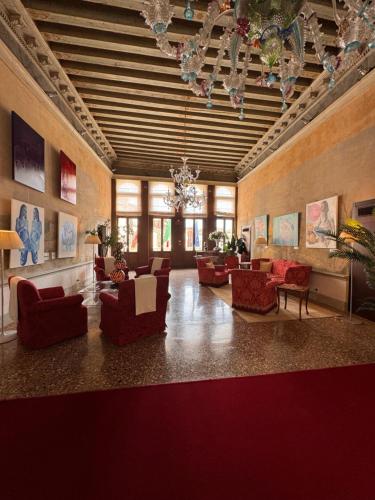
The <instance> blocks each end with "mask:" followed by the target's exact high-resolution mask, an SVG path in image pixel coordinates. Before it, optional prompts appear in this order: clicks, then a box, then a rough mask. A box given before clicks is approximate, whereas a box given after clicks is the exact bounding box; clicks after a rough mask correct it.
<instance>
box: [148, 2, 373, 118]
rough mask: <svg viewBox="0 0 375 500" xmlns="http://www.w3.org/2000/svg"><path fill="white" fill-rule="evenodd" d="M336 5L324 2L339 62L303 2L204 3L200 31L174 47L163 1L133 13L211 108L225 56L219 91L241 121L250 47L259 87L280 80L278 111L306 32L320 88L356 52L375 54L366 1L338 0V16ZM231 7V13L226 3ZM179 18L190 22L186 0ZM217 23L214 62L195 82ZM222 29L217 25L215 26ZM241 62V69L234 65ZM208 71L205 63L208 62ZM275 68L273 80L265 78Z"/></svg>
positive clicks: (289, 91)
mask: <svg viewBox="0 0 375 500" xmlns="http://www.w3.org/2000/svg"><path fill="white" fill-rule="evenodd" d="M336 1H337V0H332V18H333V19H334V21H335V23H336V25H337V28H338V29H337V32H338V39H339V45H340V47H341V48H343V52H342V54H340V56H336V55H333V54H331V53H329V52H328V51H327V50H326V47H325V45H324V43H323V36H322V32H321V30H320V28H321V26H320V25H319V21H318V17H317V15H316V13H315V12H314V10H313V9H312V6H311V5H310V3H309V1H308V0H277V1H275V0H262V1H260V0H236V1H235V2H233V1H232V2H231V0H215V1H212V2H209V4H208V7H207V14H206V17H205V20H204V22H203V26H202V27H201V28H200V29H199V31H198V32H197V33H196V34H195V35H193V36H192V37H189V38H187V37H186V35H185V34H184V35H183V36H181V41H180V42H179V43H178V44H177V45H175V44H173V45H172V44H171V43H170V41H169V39H168V33H167V31H168V26H169V24H170V23H171V22H172V17H173V14H174V7H172V6H171V5H170V2H169V0H149V1H145V2H144V9H143V11H142V12H141V14H142V15H143V17H144V18H145V21H146V24H147V25H148V26H149V27H150V29H151V31H152V32H153V34H154V36H155V38H156V43H157V45H158V47H159V48H160V50H161V52H162V53H163V54H165V55H167V56H168V57H174V58H176V59H177V60H178V61H179V62H180V67H181V78H182V79H183V80H184V81H185V82H187V85H188V87H189V88H190V89H191V90H192V91H193V93H194V94H195V95H197V96H204V97H206V98H207V108H209V109H211V108H212V107H213V104H212V94H213V92H214V87H215V84H216V83H217V81H218V80H219V73H220V71H221V66H222V65H223V60H224V58H225V56H226V55H228V57H229V59H230V67H231V69H230V73H229V74H227V75H225V76H224V78H222V79H223V84H224V88H225V89H226V91H227V92H228V94H229V98H230V101H231V104H232V106H233V107H234V108H239V109H240V115H239V118H240V119H243V118H244V100H245V87H246V82H247V78H248V71H249V69H250V61H251V56H252V53H253V52H254V49H256V51H257V52H258V53H259V51H260V59H261V62H262V63H263V64H264V65H265V67H266V68H267V70H266V71H263V70H262V72H261V74H260V75H259V76H258V78H257V79H256V84H257V85H259V86H261V87H273V86H274V85H275V83H276V81H277V79H278V78H279V79H280V90H281V98H282V107H281V110H282V112H284V111H286V109H287V101H288V99H290V98H291V97H292V95H293V93H294V89H295V83H296V81H297V78H298V77H299V76H300V74H301V73H302V70H303V67H304V64H305V45H306V33H308V34H309V36H310V39H311V41H312V42H313V47H314V49H315V52H316V55H317V58H318V60H319V62H320V63H321V64H322V65H323V68H324V69H325V71H326V72H327V73H328V75H329V82H328V87H329V88H330V89H332V88H333V87H334V85H335V75H336V71H337V70H338V68H339V67H344V68H345V67H349V66H350V65H351V64H352V62H353V57H352V55H353V53H355V52H357V53H360V52H361V51H363V49H364V48H366V47H368V48H370V49H373V48H375V24H374V17H375V2H374V1H372V2H371V1H369V0H343V3H344V6H345V13H344V14H343V15H341V14H340V15H339V14H338V11H337V6H336ZM233 3H234V6H233V7H232V5H231V4H233ZM184 17H185V19H187V20H189V21H190V20H192V19H193V18H194V10H193V8H192V6H191V0H186V8H185V11H184ZM223 18H225V23H224V24H225V27H224V28H223V34H222V35H221V37H220V41H219V49H218V53H217V58H216V61H215V63H214V64H213V71H212V72H211V73H210V74H209V75H208V77H207V78H205V79H204V78H200V77H201V74H202V71H203V68H204V67H205V66H206V65H207V64H208V62H207V59H206V58H207V53H208V48H209V46H210V42H211V38H212V32H213V29H214V27H215V26H217V25H218V24H220V23H219V21H220V20H223ZM222 24H223V23H222ZM240 59H242V70H240V69H239V61H240ZM208 65H212V63H210V64H208ZM276 65H278V76H277V75H276V74H274V73H273V71H274V67H275V66H276Z"/></svg>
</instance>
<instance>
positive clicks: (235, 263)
mask: <svg viewBox="0 0 375 500" xmlns="http://www.w3.org/2000/svg"><path fill="white" fill-rule="evenodd" d="M224 265H225V269H226V270H227V271H229V272H230V271H232V270H233V269H238V268H239V267H240V261H239V258H238V257H237V255H228V256H227V257H225V259H224Z"/></svg>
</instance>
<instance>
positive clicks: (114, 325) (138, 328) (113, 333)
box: [100, 276, 171, 345]
mask: <svg viewBox="0 0 375 500" xmlns="http://www.w3.org/2000/svg"><path fill="white" fill-rule="evenodd" d="M168 283H169V279H168V276H158V277H157V288H156V311H155V312H151V313H144V314H140V315H138V316H136V314H135V286H134V280H129V281H124V282H123V283H121V284H120V287H119V292H118V296H114V295H112V294H109V293H106V292H102V293H101V294H100V300H101V301H102V311H101V322H100V328H101V330H102V331H103V333H104V335H105V336H106V337H108V338H109V339H110V340H111V342H112V343H113V344H116V345H124V344H128V343H129V342H133V341H135V340H137V339H139V338H141V337H146V336H148V335H154V334H156V333H164V331H165V328H166V324H165V315H166V311H167V304H168V300H169V299H170V297H171V296H170V294H169V293H168Z"/></svg>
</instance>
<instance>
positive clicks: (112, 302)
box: [99, 292, 118, 309]
mask: <svg viewBox="0 0 375 500" xmlns="http://www.w3.org/2000/svg"><path fill="white" fill-rule="evenodd" d="M99 299H100V300H101V301H102V304H103V305H105V306H109V307H112V308H116V309H117V307H118V298H117V296H114V295H112V294H111V293H106V292H101V294H100V295H99Z"/></svg>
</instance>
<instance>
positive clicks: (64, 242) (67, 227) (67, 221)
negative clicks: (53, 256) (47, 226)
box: [57, 212, 78, 259]
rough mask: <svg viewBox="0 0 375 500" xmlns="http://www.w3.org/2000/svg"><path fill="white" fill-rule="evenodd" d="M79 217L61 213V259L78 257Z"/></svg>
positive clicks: (59, 255)
mask: <svg viewBox="0 0 375 500" xmlns="http://www.w3.org/2000/svg"><path fill="white" fill-rule="evenodd" d="M77 220H78V219H77V217H74V215H69V214H65V213H64V212H59V225H58V248H57V256H58V258H59V259H62V258H66V257H75V256H76V255H77Z"/></svg>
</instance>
